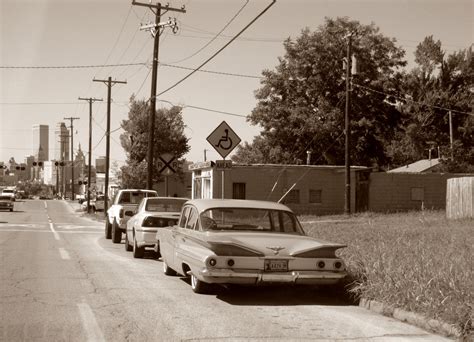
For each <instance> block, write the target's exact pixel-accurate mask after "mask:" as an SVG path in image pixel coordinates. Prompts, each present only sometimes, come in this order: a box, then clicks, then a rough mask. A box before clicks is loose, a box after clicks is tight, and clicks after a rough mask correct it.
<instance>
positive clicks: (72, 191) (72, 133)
mask: <svg viewBox="0 0 474 342" xmlns="http://www.w3.org/2000/svg"><path fill="white" fill-rule="evenodd" d="M79 119H80V118H73V117H70V118H64V120H70V121H71V126H69V127H70V128H71V199H72V200H73V201H74V120H79Z"/></svg>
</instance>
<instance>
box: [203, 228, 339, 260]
mask: <svg viewBox="0 0 474 342" xmlns="http://www.w3.org/2000/svg"><path fill="white" fill-rule="evenodd" d="M206 242H207V244H209V246H210V248H211V249H214V248H212V247H216V246H217V245H221V246H222V245H230V246H235V247H240V248H244V249H246V250H249V251H252V252H255V254H259V255H261V256H277V255H278V256H291V257H296V256H298V257H333V256H334V253H335V251H336V250H337V249H339V248H344V247H346V245H343V244H338V243H332V242H328V241H323V240H319V239H315V238H312V237H309V236H305V235H291V234H279V233H255V232H252V233H247V232H243V233H236V232H232V233H226V232H221V233H218V232H216V233H214V232H209V233H208V234H207V239H206Z"/></svg>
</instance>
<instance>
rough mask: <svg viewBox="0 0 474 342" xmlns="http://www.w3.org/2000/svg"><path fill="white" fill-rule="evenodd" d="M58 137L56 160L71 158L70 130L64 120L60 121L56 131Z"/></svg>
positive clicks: (55, 134)
mask: <svg viewBox="0 0 474 342" xmlns="http://www.w3.org/2000/svg"><path fill="white" fill-rule="evenodd" d="M54 136H55V138H56V144H55V146H56V147H55V149H54V150H55V153H54V158H55V159H56V160H65V161H68V160H69V130H68V129H67V128H66V124H65V123H64V122H58V124H57V125H56V130H55V131H54Z"/></svg>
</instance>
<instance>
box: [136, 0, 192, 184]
mask: <svg viewBox="0 0 474 342" xmlns="http://www.w3.org/2000/svg"><path fill="white" fill-rule="evenodd" d="M132 5H136V6H144V7H148V8H149V9H150V10H151V11H153V13H155V23H154V24H148V25H144V26H142V27H140V30H150V32H151V35H152V36H153V38H154V44H153V65H152V73H151V96H150V115H149V124H148V127H149V128H148V129H149V131H148V154H147V164H148V165H147V182H146V186H147V189H150V190H152V189H153V156H154V155H153V147H154V146H153V145H154V143H153V142H154V140H155V115H156V83H157V77H158V54H159V48H160V33H161V32H160V31H161V28H164V27H166V26H169V27H171V28H172V30H173V33H176V32H177V31H178V25H177V23H176V19H174V20H171V19H170V20H168V21H166V22H163V23H160V18H161V16H162V14H165V13H167V12H170V11H171V12H181V13H186V10H185V9H184V6H183V7H181V8H172V7H169V5H166V6H162V5H161V4H160V3H157V4H155V5H153V4H151V3H148V4H146V3H141V2H136V1H135V0H133V1H132ZM162 11H164V13H162Z"/></svg>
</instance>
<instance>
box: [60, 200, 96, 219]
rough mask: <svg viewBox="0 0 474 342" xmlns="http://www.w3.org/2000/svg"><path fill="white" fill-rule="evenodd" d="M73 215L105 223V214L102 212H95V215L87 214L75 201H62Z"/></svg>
mask: <svg viewBox="0 0 474 342" xmlns="http://www.w3.org/2000/svg"><path fill="white" fill-rule="evenodd" d="M64 201H65V202H66V203H67V204H69V206H70V207H71V208H72V210H73V211H74V212H75V213H79V214H80V215H81V216H82V217H85V218H89V219H91V220H94V221H99V222H105V214H104V212H103V211H97V212H95V213H91V214H88V213H87V211H86V210H83V209H82V207H81V205H80V204H79V202H78V201H77V200H75V201H73V200H64Z"/></svg>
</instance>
